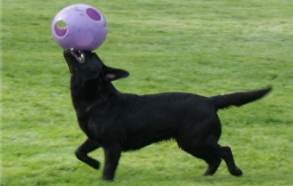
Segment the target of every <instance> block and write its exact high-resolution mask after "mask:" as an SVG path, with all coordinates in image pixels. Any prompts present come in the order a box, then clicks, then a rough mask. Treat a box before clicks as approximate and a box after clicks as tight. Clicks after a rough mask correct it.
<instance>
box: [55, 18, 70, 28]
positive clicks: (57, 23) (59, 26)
mask: <svg viewBox="0 0 293 186" xmlns="http://www.w3.org/2000/svg"><path fill="white" fill-rule="evenodd" d="M56 25H57V27H58V28H59V29H65V28H66V27H67V25H66V23H65V22H64V21H62V20H59V21H57V22H56Z"/></svg>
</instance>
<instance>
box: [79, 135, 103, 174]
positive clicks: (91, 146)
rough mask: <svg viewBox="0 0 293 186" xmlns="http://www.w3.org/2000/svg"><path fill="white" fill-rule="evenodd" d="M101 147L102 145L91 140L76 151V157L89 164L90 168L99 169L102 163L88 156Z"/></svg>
mask: <svg viewBox="0 0 293 186" xmlns="http://www.w3.org/2000/svg"><path fill="white" fill-rule="evenodd" d="M99 147H100V145H99V144H98V143H96V142H94V141H92V140H90V139H87V140H86V141H85V142H84V143H83V144H82V145H81V146H80V147H79V148H78V149H77V150H76V151H75V155H76V157H77V158H78V159H79V160H80V161H82V162H84V163H86V164H88V165H89V166H91V167H93V168H94V169H99V167H100V163H99V162H98V161H97V160H95V159H93V158H91V157H89V156H88V155H87V154H88V153H90V152H92V151H94V150H96V149H97V148H99Z"/></svg>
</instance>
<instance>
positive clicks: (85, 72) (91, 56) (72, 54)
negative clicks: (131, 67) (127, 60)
mask: <svg viewBox="0 0 293 186" xmlns="http://www.w3.org/2000/svg"><path fill="white" fill-rule="evenodd" d="M63 55H64V58H65V60H66V62H67V64H68V67H69V71H70V73H71V75H72V76H74V78H75V79H78V80H80V81H83V82H84V81H87V80H94V79H98V78H99V79H101V80H105V81H113V80H117V79H120V78H124V77H127V76H128V75H129V72H127V71H125V70H122V69H115V68H111V67H107V66H106V65H104V63H103V62H102V60H101V59H100V58H99V57H98V55H97V54H95V53H93V52H90V51H74V50H73V49H65V50H64V52H63Z"/></svg>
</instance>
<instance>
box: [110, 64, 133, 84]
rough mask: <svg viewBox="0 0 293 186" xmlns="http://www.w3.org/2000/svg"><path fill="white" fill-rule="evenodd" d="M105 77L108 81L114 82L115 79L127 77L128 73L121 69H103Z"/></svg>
mask: <svg viewBox="0 0 293 186" xmlns="http://www.w3.org/2000/svg"><path fill="white" fill-rule="evenodd" d="M105 76H106V78H107V79H108V80H110V81H114V80H117V79H121V78H125V77H128V76H129V72H128V71H126V70H122V69H117V68H112V67H105Z"/></svg>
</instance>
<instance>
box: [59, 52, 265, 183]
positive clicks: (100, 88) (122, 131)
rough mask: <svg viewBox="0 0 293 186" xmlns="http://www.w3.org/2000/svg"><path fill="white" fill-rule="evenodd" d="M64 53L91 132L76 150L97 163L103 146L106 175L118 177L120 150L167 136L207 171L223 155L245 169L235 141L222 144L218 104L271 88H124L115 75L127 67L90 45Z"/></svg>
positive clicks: (82, 119) (75, 98)
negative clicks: (149, 91) (205, 92)
mask: <svg viewBox="0 0 293 186" xmlns="http://www.w3.org/2000/svg"><path fill="white" fill-rule="evenodd" d="M64 57H65V59H66V62H67V64H68V66H69V69H70V72H71V82H70V89H71V95H72V102H73V105H74V108H75V110H76V115H77V119H78V123H79V126H80V128H81V129H82V130H83V132H84V133H85V134H86V135H87V137H88V139H87V140H86V141H85V142H84V143H83V144H82V145H81V146H80V147H79V148H78V149H77V150H76V156H77V158H78V159H79V160H81V161H83V162H84V163H86V164H88V165H89V166H91V167H93V168H95V169H98V168H99V167H100V163H99V162H98V161H97V160H95V159H93V158H91V157H89V156H88V155H87V154H88V153H89V152H91V151H93V150H96V149H97V148H99V147H102V148H103V150H104V153H105V166H104V170H103V177H102V179H103V180H113V179H114V173H115V170H116V168H117V165H118V162H119V158H120V155H121V152H123V151H129V150H136V149H140V148H142V147H145V146H147V145H149V144H151V143H155V142H158V141H162V140H168V139H175V140H176V141H177V143H178V146H179V147H180V148H181V149H183V150H184V151H186V152H187V153H189V154H191V155H193V156H195V157H197V158H201V159H203V160H205V161H206V163H207V164H208V168H207V170H206V171H205V173H204V175H205V176H208V175H213V174H214V173H215V172H216V170H217V168H218V167H219V165H220V163H221V160H222V159H223V160H224V161H225V162H226V164H227V167H228V170H229V172H230V173H231V174H232V175H234V176H240V175H242V171H241V170H240V169H239V168H238V167H237V166H236V165H235V162H234V159H233V155H232V151H231V149H230V147H221V146H220V145H219V144H218V140H219V138H220V135H221V123H220V120H219V118H218V115H217V110H218V109H221V108H227V107H229V106H241V105H243V104H246V103H248V102H252V101H255V100H257V99H259V98H261V97H263V96H264V95H266V94H267V93H268V92H269V91H270V90H271V88H266V89H262V90H257V91H251V92H242V93H234V94H228V95H220V96H214V97H210V98H207V97H203V96H199V95H195V94H189V93H162V94H153V95H143V96H138V95H134V94H122V93H120V92H119V91H118V90H116V88H115V87H114V86H113V84H112V83H111V81H113V80H116V79H120V78H124V77H127V76H128V75H129V73H128V72H127V71H125V70H121V69H115V68H110V67H107V66H105V65H104V64H103V62H102V61H101V60H100V59H99V57H98V56H97V55H96V54H95V53H92V52H88V51H84V52H74V51H73V50H70V49H65V50H64Z"/></svg>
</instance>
